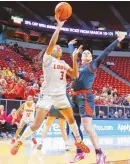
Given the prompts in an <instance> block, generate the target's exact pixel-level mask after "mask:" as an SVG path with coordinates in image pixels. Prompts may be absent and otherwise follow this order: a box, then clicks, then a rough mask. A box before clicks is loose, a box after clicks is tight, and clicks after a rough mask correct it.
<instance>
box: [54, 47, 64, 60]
mask: <svg viewBox="0 0 130 164" xmlns="http://www.w3.org/2000/svg"><path fill="white" fill-rule="evenodd" d="M52 56H53V57H55V58H60V57H61V56H62V49H61V47H60V46H59V45H55V47H54V49H53V52H52Z"/></svg>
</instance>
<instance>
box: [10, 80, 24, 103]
mask: <svg viewBox="0 0 130 164" xmlns="http://www.w3.org/2000/svg"><path fill="white" fill-rule="evenodd" d="M25 88H26V87H25V85H24V84H23V81H22V80H19V81H18V82H17V84H16V85H15V86H14V89H13V90H12V91H14V93H15V96H16V99H17V100H23V99H24V97H25V96H24V93H25Z"/></svg>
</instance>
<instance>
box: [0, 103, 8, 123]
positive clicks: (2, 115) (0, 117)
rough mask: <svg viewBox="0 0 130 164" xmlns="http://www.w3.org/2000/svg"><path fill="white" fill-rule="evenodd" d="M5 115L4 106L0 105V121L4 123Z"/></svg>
mask: <svg viewBox="0 0 130 164" xmlns="http://www.w3.org/2000/svg"><path fill="white" fill-rule="evenodd" d="M6 118H7V115H6V112H5V111H4V105H0V121H6Z"/></svg>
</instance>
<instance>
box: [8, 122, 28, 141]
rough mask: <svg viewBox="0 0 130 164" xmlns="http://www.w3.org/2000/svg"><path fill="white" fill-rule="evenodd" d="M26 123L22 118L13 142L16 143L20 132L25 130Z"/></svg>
mask: <svg viewBox="0 0 130 164" xmlns="http://www.w3.org/2000/svg"><path fill="white" fill-rule="evenodd" d="M25 124H26V122H25V121H24V120H23V119H21V121H20V124H19V127H18V129H17V130H16V132H15V135H14V138H13V139H12V141H11V144H14V143H15V141H16V139H17V138H18V136H19V134H20V132H21V131H22V130H23V128H24V126H25Z"/></svg>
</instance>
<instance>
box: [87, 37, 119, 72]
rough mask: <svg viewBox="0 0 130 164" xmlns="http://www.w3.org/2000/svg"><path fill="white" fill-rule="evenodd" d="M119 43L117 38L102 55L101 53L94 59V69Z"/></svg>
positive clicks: (92, 63) (92, 65) (92, 64)
mask: <svg viewBox="0 0 130 164" xmlns="http://www.w3.org/2000/svg"><path fill="white" fill-rule="evenodd" d="M118 43H119V41H118V40H115V41H114V42H112V43H111V44H110V45H109V46H108V47H107V48H106V49H105V50H104V51H103V53H102V54H101V55H99V56H98V57H97V58H96V59H94V60H93V61H92V62H91V64H90V65H91V67H93V68H92V69H94V71H95V69H97V68H98V67H99V65H100V64H101V63H102V62H103V60H104V59H105V58H106V57H107V56H108V55H109V54H110V53H111V52H112V51H113V49H114V48H115V47H116V46H117V44H118Z"/></svg>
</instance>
